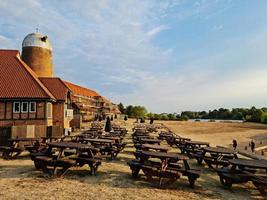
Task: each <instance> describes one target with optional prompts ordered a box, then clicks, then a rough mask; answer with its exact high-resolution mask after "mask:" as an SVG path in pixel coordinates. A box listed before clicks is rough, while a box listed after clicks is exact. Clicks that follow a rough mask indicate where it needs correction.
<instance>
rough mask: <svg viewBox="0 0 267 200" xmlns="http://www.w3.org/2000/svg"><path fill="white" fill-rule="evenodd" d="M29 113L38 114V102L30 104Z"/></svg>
mask: <svg viewBox="0 0 267 200" xmlns="http://www.w3.org/2000/svg"><path fill="white" fill-rule="evenodd" d="M29 112H31V113H35V112H36V102H30V103H29Z"/></svg>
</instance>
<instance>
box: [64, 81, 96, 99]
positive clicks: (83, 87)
mask: <svg viewBox="0 0 267 200" xmlns="http://www.w3.org/2000/svg"><path fill="white" fill-rule="evenodd" d="M64 82H66V83H68V84H71V85H74V86H77V87H80V88H82V89H85V90H89V91H92V92H95V93H97V94H98V95H99V96H101V95H100V94H99V92H98V91H97V90H94V89H90V88H86V87H85V86H80V85H77V84H74V83H72V82H69V81H64Z"/></svg>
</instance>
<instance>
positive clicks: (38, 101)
mask: <svg viewBox="0 0 267 200" xmlns="http://www.w3.org/2000/svg"><path fill="white" fill-rule="evenodd" d="M52 60H53V59H52V45H51V43H50V41H49V39H48V37H47V36H44V35H42V34H40V33H32V34H29V35H27V36H26V37H25V38H24V40H23V43H22V54H21V55H20V53H19V51H18V50H0V127H2V126H17V125H44V126H59V127H61V128H65V129H69V128H71V127H76V128H81V127H83V123H86V122H89V121H91V120H93V119H94V118H95V116H96V115H111V114H115V113H116V114H118V112H117V110H116V105H115V104H113V103H111V102H110V101H107V100H106V99H105V98H103V97H102V96H101V95H99V94H98V93H97V92H95V91H93V90H91V89H88V88H85V87H81V86H78V85H75V84H73V83H70V82H67V81H62V80H61V79H60V78H57V77H54V66H53V62H52ZM114 107H115V109H114ZM73 111H74V115H73Z"/></svg>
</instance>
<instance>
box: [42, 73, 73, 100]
mask: <svg viewBox="0 0 267 200" xmlns="http://www.w3.org/2000/svg"><path fill="white" fill-rule="evenodd" d="M39 79H40V81H41V82H42V83H43V84H44V86H45V87H46V88H47V89H48V90H49V91H50V92H51V93H52V94H53V96H54V97H55V98H56V100H59V101H65V100H66V98H67V94H68V92H70V89H69V88H68V86H67V85H66V84H65V83H64V82H63V81H62V80H61V79H60V78H57V77H51V78H50V77H42V78H39Z"/></svg>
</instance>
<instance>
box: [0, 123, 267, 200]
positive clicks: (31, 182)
mask: <svg viewBox="0 0 267 200" xmlns="http://www.w3.org/2000/svg"><path fill="white" fill-rule="evenodd" d="M164 123H165V124H166V125H167V126H168V127H170V128H171V129H173V130H174V131H177V134H179V135H184V136H187V137H192V139H198V140H207V141H210V142H212V144H216V145H218V144H225V145H227V144H229V143H231V140H232V138H233V137H235V138H237V139H238V141H240V142H241V141H242V142H247V141H249V140H250V139H251V137H252V138H254V137H263V136H264V137H265V136H266V132H267V128H266V126H258V125H253V124H249V125H243V124H242V125H241V124H232V123H231V124H228V123H226V124H221V123H203V124H199V123H194V122H164ZM128 124H129V125H128V128H130V127H131V125H132V123H130V122H128ZM219 136H220V137H219ZM125 142H128V143H129V144H128V145H127V147H126V148H125V151H124V152H123V153H121V154H119V156H118V158H117V160H114V161H103V162H102V165H101V166H100V167H99V171H98V174H97V175H96V176H90V175H88V171H87V168H86V166H84V167H83V168H72V169H71V170H70V171H69V172H68V173H67V174H66V175H65V177H64V178H51V177H48V176H46V175H44V174H43V173H42V172H39V171H37V170H35V168H34V166H33V163H32V161H31V160H30V159H29V158H28V157H26V156H25V157H21V158H20V159H17V160H11V161H6V160H2V159H0V199H14V200H17V199H20V200H22V199H40V200H41V199H51V200H52V199H99V200H102V199H103V200H104V199H114V200H122V199H137V200H139V199H140V200H141V199H152V200H153V199H155V200H159V199H192V200H195V199H196V200H197V199H238V200H243V199H264V198H263V197H262V196H260V194H259V192H258V191H257V190H256V189H255V187H254V186H253V185H252V184H250V183H248V184H245V185H235V186H234V187H233V189H232V191H228V190H225V189H223V188H222V187H221V185H220V183H219V179H218V177H217V175H216V173H215V172H213V171H211V170H210V169H208V168H205V167H204V166H203V167H201V169H202V175H201V178H200V179H198V181H197V182H196V187H195V189H191V188H190V187H189V186H188V182H187V180H186V179H185V178H182V179H180V180H178V181H177V182H176V184H175V185H173V186H172V187H171V188H170V189H156V188H154V187H153V185H151V184H150V183H147V182H146V181H145V179H144V178H143V177H140V178H139V179H137V180H134V179H132V178H131V171H130V169H129V167H128V165H127V164H126V163H127V161H128V160H130V159H133V155H132V153H131V152H132V151H133V150H134V148H133V146H132V143H131V138H130V134H128V135H127V137H126V138H125ZM172 151H174V152H178V150H176V149H173V150H172ZM191 165H192V166H194V167H198V166H196V165H195V161H191Z"/></svg>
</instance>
